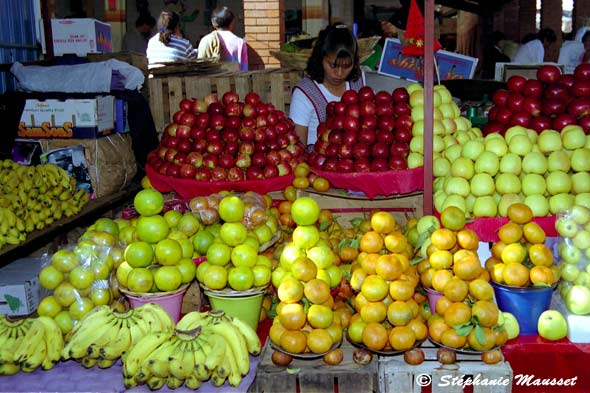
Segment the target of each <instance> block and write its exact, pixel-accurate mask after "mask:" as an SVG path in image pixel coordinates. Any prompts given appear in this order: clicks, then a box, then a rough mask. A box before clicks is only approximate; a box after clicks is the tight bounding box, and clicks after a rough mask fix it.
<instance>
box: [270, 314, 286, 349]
mask: <svg viewBox="0 0 590 393" xmlns="http://www.w3.org/2000/svg"><path fill="white" fill-rule="evenodd" d="M286 330H287V329H285V327H284V326H283V325H281V322H280V321H279V318H275V319H274V320H273V324H272V326H271V327H270V329H269V331H268V337H270V340H271V341H272V342H273V343H275V344H277V345H280V343H281V336H282V335H283V333H284V332H285V331H286Z"/></svg>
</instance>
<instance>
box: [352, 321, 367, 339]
mask: <svg viewBox="0 0 590 393" xmlns="http://www.w3.org/2000/svg"><path fill="white" fill-rule="evenodd" d="M366 326H367V323H366V322H365V321H363V320H362V319H361V318H360V315H359V318H358V320H356V321H354V322H353V321H351V322H350V325H349V326H348V337H350V340H351V341H352V342H353V343H362V342H363V332H364V330H365V327H366Z"/></svg>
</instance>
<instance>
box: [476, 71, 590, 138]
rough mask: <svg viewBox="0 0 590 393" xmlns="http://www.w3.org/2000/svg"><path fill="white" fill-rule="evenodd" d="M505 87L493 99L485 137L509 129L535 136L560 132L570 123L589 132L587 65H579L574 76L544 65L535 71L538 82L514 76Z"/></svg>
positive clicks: (588, 80)
mask: <svg viewBox="0 0 590 393" xmlns="http://www.w3.org/2000/svg"><path fill="white" fill-rule="evenodd" d="M506 87H507V89H499V90H497V91H496V92H495V93H494V95H493V97H492V101H493V102H494V104H495V106H494V107H492V108H491V109H490V112H489V114H488V120H489V122H488V123H487V124H486V125H485V126H484V127H483V129H482V131H483V132H484V133H485V134H489V133H492V132H500V133H504V132H506V130H507V129H508V128H510V127H512V126H523V127H526V128H530V129H533V130H535V131H537V132H538V133H541V132H542V131H543V130H547V129H553V130H557V131H561V130H562V129H563V128H564V127H565V126H567V125H570V124H574V125H575V124H577V125H579V126H580V127H582V129H583V130H584V132H585V133H586V134H588V133H590V64H580V65H579V66H578V67H576V69H575V70H574V73H573V75H572V74H561V71H560V69H559V68H558V67H556V66H553V65H544V66H541V67H540V68H539V69H538V70H537V79H528V80H527V79H526V78H525V77H523V76H521V75H514V76H511V77H510V78H509V79H508V80H507V81H506Z"/></svg>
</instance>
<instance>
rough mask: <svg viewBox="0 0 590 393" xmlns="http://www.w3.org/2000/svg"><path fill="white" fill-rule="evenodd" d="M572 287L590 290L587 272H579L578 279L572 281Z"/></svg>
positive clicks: (589, 275) (589, 278) (589, 276)
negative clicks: (577, 286) (582, 287)
mask: <svg viewBox="0 0 590 393" xmlns="http://www.w3.org/2000/svg"><path fill="white" fill-rule="evenodd" d="M574 285H582V286H584V287H587V288H590V274H588V272H580V274H579V275H578V277H577V278H576V279H575V280H574Z"/></svg>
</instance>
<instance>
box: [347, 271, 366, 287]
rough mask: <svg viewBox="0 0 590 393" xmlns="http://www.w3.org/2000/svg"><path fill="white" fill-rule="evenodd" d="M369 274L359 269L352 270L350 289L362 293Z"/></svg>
mask: <svg viewBox="0 0 590 393" xmlns="http://www.w3.org/2000/svg"><path fill="white" fill-rule="evenodd" d="M367 276H368V274H367V273H365V271H364V270H363V269H361V268H357V269H354V270H352V273H351V275H350V287H351V288H352V289H354V290H355V291H357V292H358V291H360V290H361V286H362V285H363V281H365V278H367Z"/></svg>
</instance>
